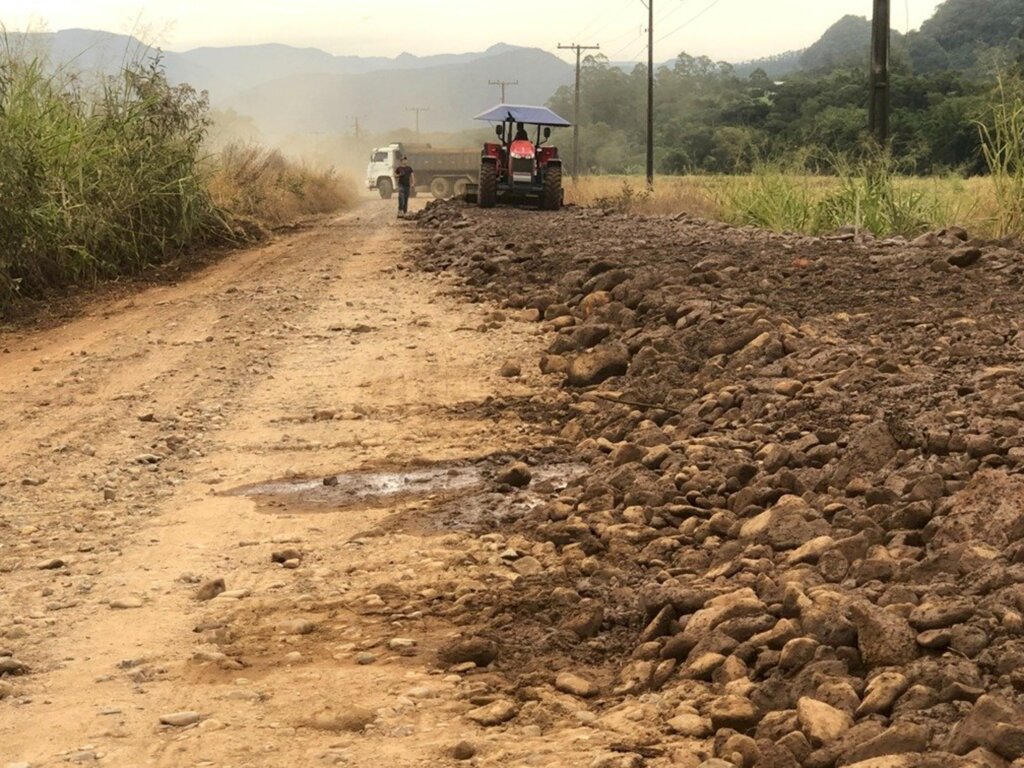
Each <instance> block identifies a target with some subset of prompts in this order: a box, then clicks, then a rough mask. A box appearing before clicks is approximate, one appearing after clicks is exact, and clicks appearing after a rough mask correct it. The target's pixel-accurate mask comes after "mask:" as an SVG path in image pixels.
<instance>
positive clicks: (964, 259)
mask: <svg viewBox="0 0 1024 768" xmlns="http://www.w3.org/2000/svg"><path fill="white" fill-rule="evenodd" d="M980 258H981V249H980V248H958V249H956V250H955V251H953V253H951V254H950V255H949V257H948V258H947V259H946V261H948V262H949V263H950V264H952V265H953V266H954V267H960V268H961V269H962V268H964V267H969V266H971V265H972V264H976V263H977V261H978V259H980Z"/></svg>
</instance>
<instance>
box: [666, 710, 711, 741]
mask: <svg viewBox="0 0 1024 768" xmlns="http://www.w3.org/2000/svg"><path fill="white" fill-rule="evenodd" d="M668 727H669V728H671V729H672V732H673V733H676V734H678V735H679V736H685V737H687V738H691V739H703V738H705V737H707V736H709V735H711V723H709V722H708V721H707V720H705V719H704V718H703V717H701V716H700V715H691V714H682V715H676V716H675V717H673V718H672V719H671V720H669V721H668Z"/></svg>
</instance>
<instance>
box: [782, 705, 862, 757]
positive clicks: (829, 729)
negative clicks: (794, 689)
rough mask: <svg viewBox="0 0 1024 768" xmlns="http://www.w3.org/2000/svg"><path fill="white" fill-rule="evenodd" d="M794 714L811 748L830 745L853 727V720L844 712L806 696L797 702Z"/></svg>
mask: <svg viewBox="0 0 1024 768" xmlns="http://www.w3.org/2000/svg"><path fill="white" fill-rule="evenodd" d="M796 712H797V718H798V719H799V720H800V725H801V727H802V729H803V732H804V734H805V735H806V736H807V738H808V740H809V741H810V742H811V744H812V745H813V746H822V745H825V744H830V743H831V742H833V741H835V740H836V739H838V738H839V737H840V736H842V735H843V734H844V733H846V732H847V731H848V730H850V728H852V727H853V718H852V717H850V716H849V715H848V714H847V713H846V712H842V711H841V710H838V709H836V708H835V707H833V706H830V705H829V704H826V703H825V702H823V701H817V700H815V699H811V698H809V697H807V696H804V697H803V698H801V699H800V700H799V701H798V702H797V705H796Z"/></svg>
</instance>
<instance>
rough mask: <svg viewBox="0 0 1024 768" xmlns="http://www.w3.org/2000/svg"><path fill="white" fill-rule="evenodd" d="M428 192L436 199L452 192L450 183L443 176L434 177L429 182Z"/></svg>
mask: <svg viewBox="0 0 1024 768" xmlns="http://www.w3.org/2000/svg"><path fill="white" fill-rule="evenodd" d="M430 193H431V194H432V195H433V196H434V197H436V198H437V199H438V200H444V199H445V198H446V197H448V196H449V195H450V194H451V193H452V185H451V182H450V181H448V179H446V178H444V177H443V176H438V177H436V178H435V179H434V180H433V181H431V182H430Z"/></svg>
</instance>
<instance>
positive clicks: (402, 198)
mask: <svg viewBox="0 0 1024 768" xmlns="http://www.w3.org/2000/svg"><path fill="white" fill-rule="evenodd" d="M395 179H397V180H398V215H399V216H403V215H405V214H406V213H408V212H409V192H410V191H411V190H412V185H413V170H412V166H410V165H409V158H408V157H403V158H402V159H401V161H399V163H398V167H397V168H395Z"/></svg>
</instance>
